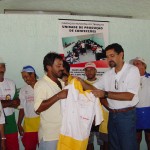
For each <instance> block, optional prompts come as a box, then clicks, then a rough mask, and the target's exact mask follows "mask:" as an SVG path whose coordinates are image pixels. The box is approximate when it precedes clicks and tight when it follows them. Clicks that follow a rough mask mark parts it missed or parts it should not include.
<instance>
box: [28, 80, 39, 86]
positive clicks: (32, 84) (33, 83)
mask: <svg viewBox="0 0 150 150" xmlns="http://www.w3.org/2000/svg"><path fill="white" fill-rule="evenodd" d="M36 82H37V80H35V81H33V82H32V83H31V85H30V86H31V87H32V88H34V85H35V83H36Z"/></svg>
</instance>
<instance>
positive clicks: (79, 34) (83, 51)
mask: <svg viewBox="0 0 150 150" xmlns="http://www.w3.org/2000/svg"><path fill="white" fill-rule="evenodd" d="M59 37H60V38H59V50H60V51H62V52H63V53H64V58H65V60H66V61H67V62H68V63H69V64H70V66H71V70H70V74H72V75H75V76H80V77H82V78H84V77H85V75H84V70H83V69H84V65H85V63H87V62H94V63H95V64H96V67H97V76H101V75H102V74H103V73H104V72H105V71H106V70H107V69H108V65H107V62H106V60H105V58H106V56H105V51H104V49H105V47H106V46H107V45H108V22H102V21H89V20H87V21H86V20H65V19H61V20H59Z"/></svg>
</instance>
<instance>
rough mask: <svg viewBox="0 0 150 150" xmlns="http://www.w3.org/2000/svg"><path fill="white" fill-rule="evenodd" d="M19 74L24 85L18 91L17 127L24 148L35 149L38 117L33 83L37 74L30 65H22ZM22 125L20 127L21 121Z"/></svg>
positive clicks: (27, 149)
mask: <svg viewBox="0 0 150 150" xmlns="http://www.w3.org/2000/svg"><path fill="white" fill-rule="evenodd" d="M21 75H22V78H23V80H24V81H25V83H26V85H25V86H24V87H22V88H21V90H20V92H19V98H20V104H21V105H20V111H19V117H18V129H19V133H20V136H22V143H23V145H24V147H25V150H36V147H37V145H38V129H39V123H40V117H39V115H37V114H36V113H35V111H34V85H35V83H36V82H37V75H36V72H35V69H34V68H33V67H32V66H24V67H23V68H22V71H21ZM23 119H24V125H23V127H22V125H21V124H22V121H23Z"/></svg>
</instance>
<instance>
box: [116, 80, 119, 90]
mask: <svg viewBox="0 0 150 150" xmlns="http://www.w3.org/2000/svg"><path fill="white" fill-rule="evenodd" d="M115 89H116V90H118V89H119V87H118V81H117V80H115Z"/></svg>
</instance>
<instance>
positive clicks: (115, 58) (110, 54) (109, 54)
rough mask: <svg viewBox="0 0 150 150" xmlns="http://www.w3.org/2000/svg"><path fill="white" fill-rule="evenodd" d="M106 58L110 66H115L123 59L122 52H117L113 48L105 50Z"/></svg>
mask: <svg viewBox="0 0 150 150" xmlns="http://www.w3.org/2000/svg"><path fill="white" fill-rule="evenodd" d="M106 58H107V61H108V64H109V66H110V67H111V68H113V67H117V66H118V65H119V64H120V63H121V62H122V61H123V52H121V53H119V54H118V53H116V52H115V51H114V49H110V50H107V51H106Z"/></svg>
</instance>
